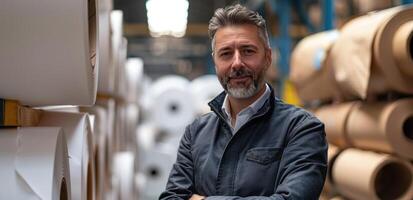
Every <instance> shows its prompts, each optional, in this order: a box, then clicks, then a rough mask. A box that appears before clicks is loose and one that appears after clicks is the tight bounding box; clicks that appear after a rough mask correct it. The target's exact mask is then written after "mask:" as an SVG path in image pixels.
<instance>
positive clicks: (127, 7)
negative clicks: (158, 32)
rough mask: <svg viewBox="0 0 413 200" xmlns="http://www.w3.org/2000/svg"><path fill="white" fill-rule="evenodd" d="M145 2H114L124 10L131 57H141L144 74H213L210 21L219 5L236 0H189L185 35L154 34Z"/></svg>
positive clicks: (116, 7) (126, 0) (125, 31)
mask: <svg viewBox="0 0 413 200" xmlns="http://www.w3.org/2000/svg"><path fill="white" fill-rule="evenodd" d="M145 3H146V0H115V1H114V9H119V10H122V11H123V15H124V16H123V17H124V34H125V36H126V37H127V39H128V56H129V57H142V58H143V59H144V63H145V73H147V74H148V75H149V76H150V77H152V78H158V77H159V76H162V75H165V74H181V75H184V76H187V77H189V78H194V77H196V76H199V75H201V74H205V73H212V72H213V65H212V61H211V59H210V57H209V55H210V53H209V52H210V49H209V39H208V37H207V36H208V35H207V27H208V21H209V19H210V18H211V16H212V14H213V12H214V10H215V9H216V8H218V7H223V6H225V5H228V4H231V3H233V0H189V8H188V24H187V29H186V34H185V36H184V37H182V38H174V37H171V36H163V37H159V38H153V37H151V36H150V34H149V29H148V25H147V14H146V7H145Z"/></svg>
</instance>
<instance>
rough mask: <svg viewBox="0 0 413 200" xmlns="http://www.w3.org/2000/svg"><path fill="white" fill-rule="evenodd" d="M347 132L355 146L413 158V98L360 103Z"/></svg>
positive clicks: (350, 119) (349, 118) (354, 109)
mask: <svg viewBox="0 0 413 200" xmlns="http://www.w3.org/2000/svg"><path fill="white" fill-rule="evenodd" d="M346 130H347V135H348V137H349V139H350V140H351V143H352V144H353V145H354V146H355V147H358V148H362V149H370V150H376V151H381V152H388V153H396V154H398V155H400V156H402V157H405V158H409V159H413V154H412V152H413V99H400V100H397V101H394V102H389V103H379V102H377V103H368V104H367V103H361V102H360V103H357V105H355V107H354V108H353V110H352V112H351V113H350V115H349V116H348V122H347V125H346Z"/></svg>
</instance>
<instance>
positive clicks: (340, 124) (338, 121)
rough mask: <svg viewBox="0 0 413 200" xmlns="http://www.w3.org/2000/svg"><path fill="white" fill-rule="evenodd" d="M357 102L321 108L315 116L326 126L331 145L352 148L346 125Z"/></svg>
mask: <svg viewBox="0 0 413 200" xmlns="http://www.w3.org/2000/svg"><path fill="white" fill-rule="evenodd" d="M355 104H356V102H347V103H343V104H335V105H328V106H323V107H320V108H319V109H317V110H316V111H315V115H316V116H317V118H318V119H320V121H322V122H323V123H324V125H325V131H326V137H327V140H328V142H329V143H331V144H334V145H337V146H339V147H348V146H351V142H350V140H349V138H348V135H347V134H348V133H347V132H346V124H347V120H348V116H349V115H350V113H351V111H352V110H353V107H354V106H355Z"/></svg>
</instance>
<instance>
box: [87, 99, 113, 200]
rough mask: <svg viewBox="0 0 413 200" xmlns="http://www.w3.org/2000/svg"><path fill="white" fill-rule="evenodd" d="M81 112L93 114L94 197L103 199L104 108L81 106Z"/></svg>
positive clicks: (105, 121)
mask: <svg viewBox="0 0 413 200" xmlns="http://www.w3.org/2000/svg"><path fill="white" fill-rule="evenodd" d="M81 111H82V112H87V113H89V114H92V115H94V116H95V120H94V127H95V128H94V131H93V138H94V140H95V148H94V152H95V155H94V159H95V183H96V199H103V197H104V196H105V192H106V190H105V189H106V188H107V183H106V174H105V173H106V170H107V169H106V160H105V159H106V155H105V153H106V152H105V151H106V149H105V148H106V142H107V141H106V139H107V116H106V114H107V113H106V110H105V109H104V108H102V107H100V106H94V107H83V108H81Z"/></svg>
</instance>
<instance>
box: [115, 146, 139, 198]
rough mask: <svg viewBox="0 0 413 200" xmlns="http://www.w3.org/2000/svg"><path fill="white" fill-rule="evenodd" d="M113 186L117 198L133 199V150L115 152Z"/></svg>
mask: <svg viewBox="0 0 413 200" xmlns="http://www.w3.org/2000/svg"><path fill="white" fill-rule="evenodd" d="M113 164H114V167H113V170H114V176H115V177H114V179H113V180H115V182H114V186H115V190H117V191H116V193H118V195H117V196H118V197H120V198H118V199H119V200H129V199H135V198H136V197H135V194H136V193H135V156H134V154H133V152H130V151H123V152H117V153H116V154H115V157H114V163H113Z"/></svg>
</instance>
